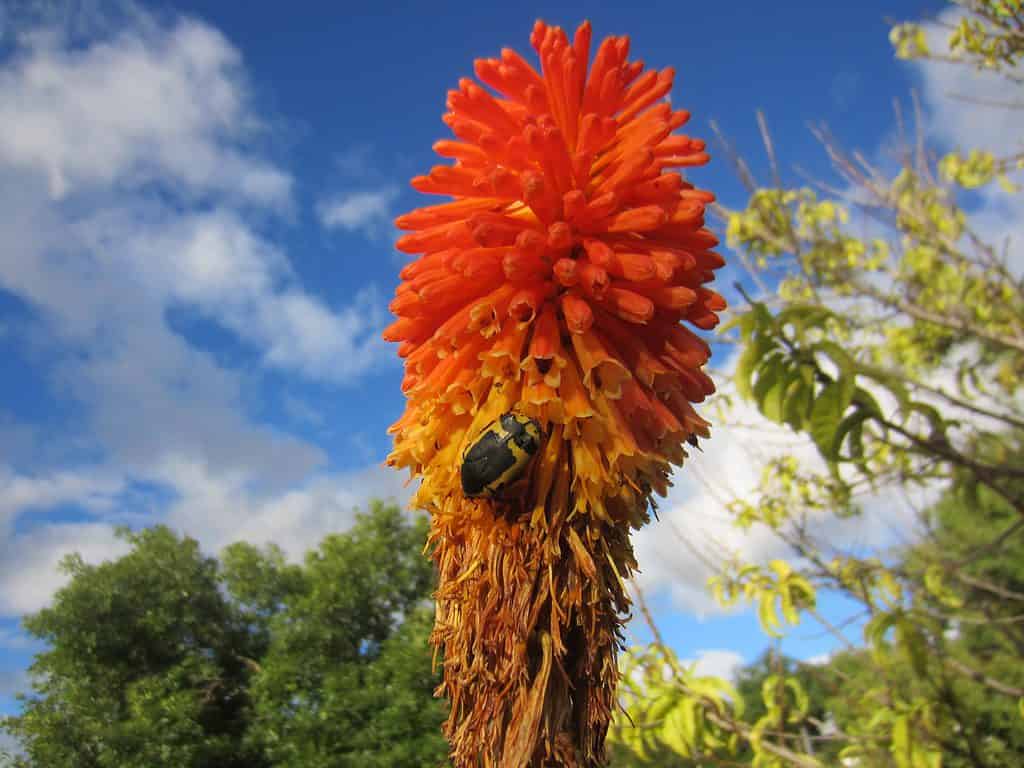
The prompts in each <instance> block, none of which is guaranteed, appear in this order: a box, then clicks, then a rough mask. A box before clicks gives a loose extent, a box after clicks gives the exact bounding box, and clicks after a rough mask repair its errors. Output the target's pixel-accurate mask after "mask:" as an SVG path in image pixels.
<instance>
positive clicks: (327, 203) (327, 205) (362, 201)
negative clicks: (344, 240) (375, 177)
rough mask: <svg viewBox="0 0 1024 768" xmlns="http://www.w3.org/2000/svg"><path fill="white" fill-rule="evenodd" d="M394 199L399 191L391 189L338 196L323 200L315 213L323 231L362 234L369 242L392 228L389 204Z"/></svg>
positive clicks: (390, 204)
mask: <svg viewBox="0 0 1024 768" xmlns="http://www.w3.org/2000/svg"><path fill="white" fill-rule="evenodd" d="M397 197H398V188H397V187H393V186H386V187H382V188H380V189H376V190H370V191H362V192H350V193H346V194H340V195H336V196H334V197H331V198H328V199H327V200H323V201H322V202H321V203H320V204H319V205H318V206H317V214H318V215H319V216H320V223H321V224H322V225H323V226H324V228H325V229H344V230H345V231H347V232H362V233H363V234H364V235H366V236H367V237H369V238H371V239H372V238H376V237H378V236H380V234H381V232H382V231H384V230H385V229H386V228H387V227H390V226H391V220H392V219H393V218H394V217H395V214H394V212H393V211H392V203H393V202H394V201H395V198H397Z"/></svg>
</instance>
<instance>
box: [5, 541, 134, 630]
mask: <svg viewBox="0 0 1024 768" xmlns="http://www.w3.org/2000/svg"><path fill="white" fill-rule="evenodd" d="M127 551H128V545H127V544H126V542H124V541H123V540H122V539H118V538H117V537H116V536H115V535H114V529H113V527H112V526H110V525H108V524H106V523H54V524H50V525H45V526H39V527H36V528H33V529H31V530H30V531H28V532H26V533H19V534H17V535H15V536H12V537H10V538H8V539H7V540H6V541H5V542H3V543H0V562H3V568H0V615H11V614H21V613H30V612H32V611H38V610H39V609H40V608H42V607H43V606H44V605H46V603H47V602H48V601H49V599H50V598H51V597H52V596H53V593H54V592H56V591H57V590H58V589H60V587H62V586H63V585H64V584H66V583H67V579H68V577H67V575H66V574H64V573H63V572H62V571H61V570H59V568H58V565H59V563H60V561H61V559H63V558H64V556H65V555H68V554H71V553H75V552H77V553H78V554H79V555H81V556H82V559H83V560H85V562H87V563H100V562H103V561H104V560H109V559H111V558H115V557H119V556H120V555H122V554H124V553H126V552H127Z"/></svg>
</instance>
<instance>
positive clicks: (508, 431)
mask: <svg viewBox="0 0 1024 768" xmlns="http://www.w3.org/2000/svg"><path fill="white" fill-rule="evenodd" d="M540 440H541V429H540V424H539V423H538V422H537V421H536V420H534V419H531V418H529V417H527V416H524V415H522V414H520V413H516V412H515V411H509V412H508V413H503V414H502V415H501V416H500V417H498V418H497V419H495V420H494V421H492V422H491V423H490V424H488V425H487V426H486V427H484V428H483V430H482V431H481V432H480V435H479V436H478V437H477V439H476V440H475V441H474V442H473V443H472V444H471V445H470V446H468V447H467V448H466V450H465V451H464V452H463V454H462V467H461V475H462V492H463V493H464V494H465V495H466V496H467V497H468V498H471V499H476V498H500V495H501V492H502V491H504V490H505V489H507V488H508V487H509V486H512V485H514V484H515V483H516V482H518V481H519V480H521V479H522V478H523V476H524V475H525V474H526V470H527V469H528V468H529V466H530V463H531V462H532V461H533V458H534V456H536V455H537V451H538V450H539V449H540Z"/></svg>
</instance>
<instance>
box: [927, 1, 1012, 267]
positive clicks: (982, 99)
mask: <svg viewBox="0 0 1024 768" xmlns="http://www.w3.org/2000/svg"><path fill="white" fill-rule="evenodd" d="M961 15H963V12H962V11H961V10H960V9H959V8H950V9H948V10H946V11H944V12H943V13H942V14H940V15H939V17H938V23H933V24H928V25H926V27H925V29H926V36H927V39H928V41H929V45H930V47H931V49H932V50H933V51H936V52H945V51H946V42H945V41H946V39H947V38H948V36H949V29H948V26H950V25H955V24H956V22H957V21H958V19H959V17H960V16H961ZM940 25H941V26H940ZM912 66H913V67H914V70H915V71H916V74H917V76H918V80H919V82H920V87H921V99H922V107H923V111H924V125H923V126H922V127H923V129H924V131H925V135H926V136H927V137H928V138H929V139H930V140H932V141H933V142H935V143H936V144H937V145H938V147H939V148H940V149H941V150H943V151H953V150H961V151H964V152H966V151H969V150H971V149H981V150H986V151H989V152H992V153H994V154H995V155H996V156H997V157H1007V156H1010V155H1012V154H1015V153H1017V152H1020V151H1022V150H1024V110H1021V109H1020V108H1017V109H1007V108H1005V107H1000V106H997V105H998V104H999V103H1007V102H1011V103H1017V104H1021V103H1024V87H1021V85H1020V84H1019V83H1013V82H1012V81H1010V80H1008V79H1006V78H1005V77H1001V76H1000V75H999V74H997V73H993V72H979V71H978V70H976V69H974V68H973V67H971V66H969V65H958V64H952V63H948V62H941V61H919V62H915V63H914V64H913V65H912ZM1017 180H1018V181H1020V178H1019V174H1018V179H1017ZM972 213H973V215H972V226H973V227H974V228H975V229H976V231H978V232H979V233H981V234H982V236H983V237H984V239H985V240H986V242H988V243H991V244H993V245H995V246H996V247H997V248H998V249H1000V252H1002V249H1003V248H1004V247H1006V248H1007V251H1006V254H1007V256H1008V260H1009V263H1010V265H1011V267H1012V268H1013V269H1014V271H1015V272H1016V273H1017V274H1022V273H1024V243H1022V238H1021V231H1020V222H1021V220H1022V219H1024V195H1020V194H1016V195H1010V194H1007V193H1006V192H1005V191H1003V190H1001V189H1000V188H999V187H998V186H997V185H995V184H992V185H989V186H988V187H986V188H984V189H983V190H981V193H980V204H979V205H978V206H977V208H976V209H975V210H974V211H973V212H972Z"/></svg>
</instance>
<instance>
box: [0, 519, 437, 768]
mask: <svg viewBox="0 0 1024 768" xmlns="http://www.w3.org/2000/svg"><path fill="white" fill-rule="evenodd" d="M122 535H123V536H125V538H126V539H127V540H128V541H129V542H130V544H131V551H130V552H129V553H128V554H126V555H125V556H124V557H121V558H119V559H117V560H115V561H112V562H107V563H103V564H101V565H96V566H93V565H87V564H85V563H83V562H82V560H81V559H80V558H77V557H71V558H68V559H67V560H66V561H65V563H64V568H65V569H66V570H67V572H68V573H69V574H70V576H71V579H70V581H69V583H68V584H67V586H65V587H64V588H62V589H61V590H60V591H59V592H58V593H57V594H56V596H55V597H54V599H53V602H52V604H51V605H50V606H48V607H47V608H45V609H43V610H42V611H40V612H39V613H37V614H35V615H33V616H29V617H27V618H26V619H25V621H24V626H25V629H26V630H27V631H28V632H29V633H30V634H31V635H33V636H35V637H37V638H39V639H41V640H44V641H46V643H47V646H48V647H47V650H45V651H43V652H41V653H40V654H38V655H37V657H36V659H35V663H34V664H33V665H32V667H31V670H30V672H31V675H32V681H33V688H32V692H31V693H30V694H28V695H27V696H24V697H23V702H22V703H23V711H22V713H21V715H19V716H18V717H14V718H9V719H8V720H7V721H6V722H5V723H4V726H5V728H6V729H7V730H8V731H9V732H10V733H12V734H13V735H15V736H16V737H17V738H18V739H19V740H20V742H21V743H22V745H23V747H24V751H25V755H24V756H23V757H21V758H18V759H16V760H14V761H13V764H14V765H15V766H46V767H47V768H61V767H62V766H66V767H67V768H92V767H93V766H95V767H96V768H101V767H103V766H110V767H111V768H114V767H115V766H116V768H131V766H138V768H156V767H158V766H167V768H171V767H172V766H173V767H174V768H181V767H182V766H197V767H198V766H218V767H220V766H226V767H230V766H239V767H241V766H246V768H258V767H259V766H302V768H312V767H313V766H381V767H382V768H383V767H384V766H389V767H390V766H399V767H400V766H408V767H409V768H412V767H413V766H415V767H416V768H419V767H420V766H437V765H441V764H443V763H444V761H445V755H446V751H447V748H446V744H445V741H444V739H443V737H442V736H441V730H440V726H441V721H442V720H443V719H444V708H443V704H442V703H441V702H440V701H438V700H436V699H434V698H433V695H432V694H433V689H434V688H435V686H436V685H437V683H438V680H437V678H436V676H435V675H434V673H433V672H432V670H431V658H430V654H429V650H428V646H427V636H428V633H429V629H430V605H429V601H430V595H431V591H432V588H433V573H432V569H431V566H430V563H429V561H428V560H427V559H426V558H424V557H423V555H422V553H421V550H422V548H423V544H424V541H425V526H424V523H423V521H422V520H417V521H416V522H410V521H409V520H408V519H407V518H406V517H405V516H403V515H402V514H401V513H400V512H399V511H398V509H397V508H395V507H393V506H384V505H380V504H375V505H374V506H373V507H372V508H371V510H370V512H369V513H368V514H366V515H365V516H360V517H359V519H358V521H357V523H356V524H355V526H354V527H353V528H352V529H351V530H350V531H348V532H346V533H344V534H337V535H331V536H328V537H326V538H325V539H324V540H323V541H322V542H321V544H320V546H319V547H318V548H317V549H315V550H312V551H311V552H309V553H308V554H307V556H306V558H305V561H304V562H303V563H302V564H292V563H288V562H286V560H285V558H284V556H283V554H282V553H281V551H280V550H279V549H278V548H277V547H275V546H273V545H271V546H268V547H266V548H263V549H258V548H256V547H253V546H252V545H249V544H244V543H239V544H233V545H231V546H230V547H228V548H227V549H225V550H224V552H223V553H222V555H221V558H220V560H217V559H215V558H212V557H208V556H206V555H204V554H203V553H202V552H201V551H200V549H199V546H198V544H197V542H196V541H194V540H193V539H190V538H187V537H183V536H180V535H178V534H176V533H174V532H173V531H171V530H169V529H168V528H166V527H162V526H157V527H154V528H148V529H144V530H141V531H138V532H134V533H133V532H128V531H124V532H122Z"/></svg>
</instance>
